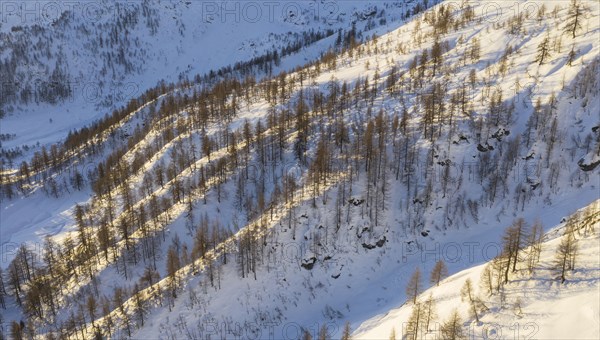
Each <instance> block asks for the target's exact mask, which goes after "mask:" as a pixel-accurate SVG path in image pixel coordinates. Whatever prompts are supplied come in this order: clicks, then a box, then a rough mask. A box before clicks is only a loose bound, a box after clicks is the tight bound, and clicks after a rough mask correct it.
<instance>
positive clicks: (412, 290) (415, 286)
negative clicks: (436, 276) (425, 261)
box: [406, 268, 423, 303]
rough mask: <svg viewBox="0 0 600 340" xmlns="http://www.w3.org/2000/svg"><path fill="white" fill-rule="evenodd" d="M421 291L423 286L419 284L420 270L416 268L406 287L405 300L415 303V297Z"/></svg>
mask: <svg viewBox="0 0 600 340" xmlns="http://www.w3.org/2000/svg"><path fill="white" fill-rule="evenodd" d="M422 291H423V286H422V284H421V270H420V269H419V268H416V269H415V271H414V273H413V274H412V276H411V277H410V280H409V281H408V285H407V286H406V298H407V300H409V301H412V303H417V297H418V296H419V294H421V292H422Z"/></svg>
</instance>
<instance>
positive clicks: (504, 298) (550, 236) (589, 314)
mask: <svg viewBox="0 0 600 340" xmlns="http://www.w3.org/2000/svg"><path fill="white" fill-rule="evenodd" d="M599 208H600V201H596V202H594V203H592V204H591V205H590V206H588V207H586V209H589V211H595V212H596V214H598V211H599ZM586 209H583V211H582V212H579V213H580V214H582V215H585V211H586ZM578 218H580V219H581V220H578V221H577V222H576V223H578V230H577V231H575V235H576V236H575V237H576V239H577V240H578V241H577V242H578V250H577V257H576V261H575V263H576V265H575V269H574V270H572V271H571V272H570V273H569V275H568V276H567V281H566V282H565V283H561V282H560V280H557V276H558V275H559V273H560V270H559V269H557V268H556V259H557V250H558V248H559V244H560V243H561V240H563V239H564V238H566V237H568V235H565V232H566V229H567V226H566V223H562V224H561V225H559V226H557V227H555V228H552V229H551V230H550V231H549V232H548V233H547V234H546V235H544V237H543V243H541V254H540V255H539V256H540V258H539V260H538V261H539V262H538V263H537V264H536V265H535V268H534V271H533V272H528V270H527V268H526V267H525V265H524V264H523V265H522V267H521V268H520V269H519V271H518V272H517V274H515V277H514V278H513V279H512V280H511V282H510V283H509V284H507V285H505V286H504V287H502V288H501V290H500V291H494V289H492V291H490V290H488V287H487V284H486V281H485V277H486V276H485V275H484V272H485V271H486V270H488V269H489V268H490V267H492V266H493V264H492V263H485V264H482V265H478V266H474V267H472V268H469V269H466V270H463V271H460V272H458V273H456V274H454V275H452V276H450V277H448V278H446V279H444V280H443V281H442V282H441V283H440V285H439V286H434V287H432V288H430V289H428V290H426V291H424V292H423V293H422V294H421V295H420V296H419V298H418V299H419V300H420V301H426V300H427V299H428V298H429V297H430V296H431V297H433V301H434V306H435V310H436V312H435V321H432V322H431V325H430V326H429V330H428V331H424V330H423V335H420V334H419V335H418V337H421V336H423V337H425V336H429V337H431V338H440V337H441V338H447V337H445V336H444V335H445V334H444V333H442V329H443V325H444V322H445V321H446V320H448V319H450V318H451V316H452V313H453V311H455V310H456V311H458V313H459V317H460V319H461V322H460V328H461V329H462V332H461V333H462V335H463V338H466V339H480V338H483V339H486V338H493V337H501V338H504V339H523V338H524V339H594V338H596V337H597V336H598V334H599V333H600V319H599V317H598V315H600V303H599V301H600V289H599V280H600V272H599V271H600V261H599V259H598V253H599V252H600V248H599V245H600V242H599V236H598V231H599V227H600V219H599V216H598V215H596V216H595V217H592V218H591V219H590V220H588V221H585V219H584V218H581V217H578ZM530 252H531V248H527V249H524V251H523V253H524V254H523V257H524V258H525V260H524V261H523V262H526V261H527V260H528V258H529V257H530V256H531V254H530ZM467 279H470V280H471V281H472V282H473V283H474V290H476V291H477V293H475V294H476V296H477V298H478V299H480V300H481V301H482V304H483V305H484V306H485V308H482V311H481V312H480V313H481V315H480V316H479V318H480V322H481V323H479V324H478V323H477V322H476V321H475V319H474V317H473V316H472V312H471V310H470V307H469V301H468V300H466V301H465V299H463V298H461V293H460V292H461V290H462V289H463V287H464V284H465V282H466V280H467ZM413 310H414V304H411V303H406V304H404V305H403V306H402V307H399V308H397V309H393V310H390V311H389V312H387V313H385V315H380V316H377V317H374V318H373V319H371V320H368V321H365V322H364V323H363V324H362V325H361V326H359V327H358V329H357V330H356V331H355V332H354V334H353V338H354V339H386V338H389V337H390V335H391V334H392V333H395V334H396V336H397V339H404V338H411V336H413V334H414V333H412V332H414V329H415V327H414V326H411V322H414V321H410V320H411V318H410V316H411V313H412V311H413ZM425 333H429V335H424V334H425ZM446 336H447V335H446Z"/></svg>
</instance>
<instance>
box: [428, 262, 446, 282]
mask: <svg viewBox="0 0 600 340" xmlns="http://www.w3.org/2000/svg"><path fill="white" fill-rule="evenodd" d="M446 276H448V267H446V263H444V261H443V260H439V261H437V262H436V263H435V266H434V267H433V269H432V270H431V277H430V278H429V283H432V284H435V285H436V286H439V285H440V281H441V280H443V279H444V278H445V277H446Z"/></svg>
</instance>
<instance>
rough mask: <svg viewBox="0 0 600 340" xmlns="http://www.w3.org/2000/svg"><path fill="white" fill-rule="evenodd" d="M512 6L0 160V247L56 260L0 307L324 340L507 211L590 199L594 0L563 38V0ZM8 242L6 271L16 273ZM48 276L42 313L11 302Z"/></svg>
mask: <svg viewBox="0 0 600 340" xmlns="http://www.w3.org/2000/svg"><path fill="white" fill-rule="evenodd" d="M516 4H519V5H523V6H522V7H521V6H519V8H521V9H522V8H526V9H527V10H526V11H525V10H523V11H516V12H515V10H514V9H515V8H514V7H513V6H514V5H515V3H509V2H500V3H497V4H496V5H497V6H498V8H497V9H498V10H497V11H490V7H489V4H488V3H487V2H481V3H479V2H477V3H469V2H464V3H463V4H462V5H461V6H458V5H457V4H455V3H454V2H448V3H447V4H443V5H442V6H436V7H434V8H433V9H432V10H431V11H428V12H427V13H425V14H424V15H421V16H418V17H416V18H414V19H412V20H410V21H409V22H407V23H404V24H398V28H397V29H396V30H394V31H392V32H390V33H387V34H384V35H381V36H377V37H373V39H371V40H369V41H368V42H367V43H365V44H350V45H351V46H348V48H344V49H343V50H340V51H337V53H329V54H326V55H323V56H322V57H321V58H320V59H319V61H318V62H316V63H312V64H308V65H306V66H305V67H303V68H300V69H296V70H295V71H294V72H291V73H286V74H283V75H281V76H277V77H272V78H266V79H265V80H264V81H259V82H257V83H254V82H252V81H248V82H244V83H243V84H242V83H235V82H227V81H224V82H222V83H216V84H207V83H203V82H200V83H193V84H189V86H187V87H182V88H179V89H173V90H172V91H168V93H166V94H164V95H162V96H160V97H157V98H156V99H153V100H151V101H150V102H146V101H142V102H139V103H135V104H136V105H135V109H132V110H131V112H127V113H128V114H129V115H128V116H127V118H126V119H123V121H120V122H119V124H115V126H114V127H113V129H111V130H108V131H110V133H108V132H107V133H105V134H100V135H101V136H99V137H98V136H96V137H97V139H94V145H96V142H97V145H101V146H99V147H97V149H96V150H94V151H93V152H92V151H89V150H91V149H92V147H91V146H89V145H88V144H91V143H85V144H86V146H85V147H84V146H80V147H79V148H80V149H77V148H76V149H75V151H73V150H70V149H68V150H67V151H66V152H65V155H66V156H65V158H66V160H65V164H67V165H66V166H63V167H60V166H55V167H51V165H46V167H47V168H49V169H50V170H51V171H43V172H42V173H36V174H34V175H32V176H31V178H29V179H30V180H29V181H28V178H25V177H19V176H20V175H19V174H21V176H22V175H23V174H24V173H25V171H24V170H22V169H21V170H19V171H17V170H16V169H15V167H13V169H15V174H14V175H13V176H12V177H11V178H12V179H13V180H14V183H13V184H11V185H13V190H14V191H16V192H17V193H16V194H15V196H16V198H12V199H5V200H3V201H2V203H1V204H2V206H1V208H2V215H1V216H0V223H1V224H2V226H3V228H2V231H3V234H2V237H3V238H7V237H10V238H11V239H12V240H13V241H14V242H20V241H26V240H30V241H31V243H32V244H38V245H39V244H40V243H41V242H42V240H43V237H44V236H45V234H51V235H52V234H54V233H56V234H57V235H56V236H55V237H54V238H53V239H54V240H55V241H56V242H59V243H60V246H57V247H58V249H59V250H56V252H57V253H56V254H57V256H59V255H58V254H60V257H61V258H64V259H66V260H68V262H67V263H65V264H62V265H61V266H60V272H62V273H66V274H58V273H54V274H52V273H50V274H48V272H47V270H49V269H48V268H47V263H45V262H44V261H48V256H46V257H44V258H43V259H44V260H43V261H42V260H40V263H37V264H36V267H39V268H40V269H39V271H40V273H42V274H40V275H39V276H36V275H34V276H33V278H27V277H26V276H24V277H23V278H22V280H23V287H24V289H23V291H21V292H19V291H18V290H13V291H9V292H8V295H7V297H6V299H7V301H9V303H8V304H9V305H10V307H9V308H8V311H7V312H3V313H4V315H7V317H5V318H4V319H5V320H19V319H24V318H28V320H29V322H31V323H32V326H31V327H30V326H29V325H28V326H27V328H28V329H32V328H34V329H36V331H37V332H39V333H44V334H49V333H57V332H58V329H59V328H60V329H61V330H62V331H64V332H65V333H68V334H69V335H70V336H72V337H91V336H92V335H93V334H94V333H102V334H104V335H111V336H113V337H126V336H131V337H135V338H145V337H150V338H153V337H157V336H160V337H162V338H181V337H189V338H194V337H198V338H200V337H206V336H208V335H210V336H211V337H219V338H221V337H226V338H228V337H236V336H241V335H242V334H244V335H245V337H248V338H255V337H257V336H258V337H261V338H267V337H269V336H271V334H273V337H275V338H281V337H283V338H285V337H290V338H298V337H300V336H301V335H302V333H303V332H305V331H307V332H310V333H312V335H313V337H317V335H318V334H317V333H318V332H319V329H321V328H322V326H324V325H325V326H326V327H327V328H328V331H329V332H330V333H331V334H332V335H333V336H335V337H339V336H340V334H341V329H342V326H343V324H344V323H345V322H349V323H350V325H351V326H353V328H357V327H358V326H359V325H360V324H361V323H362V322H363V321H364V320H367V319H370V318H372V317H374V316H376V315H380V314H381V313H384V312H386V311H389V310H390V309H391V308H394V307H397V306H399V305H400V304H401V303H403V302H404V301H405V300H406V298H405V296H404V287H405V286H406V284H407V282H408V279H409V277H410V274H411V273H412V271H413V270H414V268H415V267H420V268H421V269H422V271H423V272H429V271H430V269H431V267H432V266H433V265H434V263H435V260H434V259H435V255H440V254H441V255H443V256H445V257H446V258H451V259H452V261H448V262H449V263H448V267H449V270H450V272H452V273H456V272H459V271H461V270H463V269H466V268H471V267H473V265H476V264H480V263H484V262H486V261H489V260H490V259H491V257H493V256H495V255H497V254H490V253H489V252H492V253H493V251H494V250H498V248H497V247H493V246H489V245H494V244H496V245H497V243H495V242H497V240H499V239H500V237H501V235H502V233H503V230H504V228H505V227H506V226H508V225H510V224H511V223H513V221H514V220H515V219H516V218H523V219H524V220H525V221H527V222H528V223H532V222H533V221H535V220H536V219H539V220H540V221H541V223H542V224H543V225H544V226H552V225H555V224H556V223H558V222H559V221H560V220H561V219H562V218H563V217H564V216H567V215H569V214H570V213H572V212H573V211H575V210H577V209H580V208H581V207H583V206H586V205H589V204H590V203H591V202H594V201H596V200H597V199H598V188H599V185H600V183H598V173H599V171H600V168H597V167H596V165H594V164H595V163H596V160H597V159H598V156H600V154H599V152H600V147H599V146H600V143H599V135H600V131H599V129H598V125H599V117H598V115H597V112H598V110H599V109H600V103H599V102H598V99H599V95H598V89H599V88H600V87H599V78H598V73H599V72H598V70H599V68H600V59H599V58H598V52H599V43H598V39H597V38H598V34H599V32H600V27H599V23H598V18H599V13H598V10H599V5H598V4H597V3H595V2H585V8H586V9H585V11H582V15H581V17H580V19H581V21H580V23H581V25H580V27H578V28H577V29H576V30H575V32H574V33H575V34H572V33H571V32H570V31H569V30H568V27H567V26H568V24H569V22H571V20H570V19H569V17H570V14H569V12H570V9H569V6H568V4H563V3H555V2H550V1H548V2H540V4H539V5H540V6H538V7H535V11H534V10H533V9H532V8H531V7H529V6H525V5H526V4H527V3H526V2H517V3H516ZM542 5H544V6H542ZM573 36H574V37H573ZM571 51H572V52H571ZM541 52H544V53H541ZM545 52H549V53H545ZM542 54H543V55H542ZM594 112H596V113H594ZM98 140H100V141H99V142H98ZM82 145H84V143H82ZM80 150H86V151H89V152H79V151H80ZM42 158H43V157H42ZM48 163H51V161H48ZM84 164H85V165H84ZM99 164H100V165H99ZM41 168H42V169H46V168H44V167H41ZM77 171H79V173H85V174H89V177H88V178H89V182H90V183H89V184H88V183H86V184H85V185H84V186H83V188H80V189H76V188H75V185H74V184H73V183H74V181H73V178H74V176H75V175H74V174H75V173H76V172H77ZM48 172H49V173H50V174H49V175H48V176H46V175H47V173H48ZM45 177H49V178H45ZM19 185H20V186H21V187H22V188H23V189H21V191H22V193H20V192H19V189H18V187H19ZM90 187H93V190H92V189H90ZM57 188H58V189H57ZM92 193H93V195H92ZM90 196H92V197H91V198H90ZM48 201H51V202H52V203H51V204H53V205H54V206H50V205H48V204H50V203H46V202H48ZM74 203H79V204H81V205H84V207H83V208H82V209H75V207H74ZM32 205H35V206H36V209H33V211H32V209H31V206H32ZM76 210H77V211H78V214H77V213H75V212H76ZM78 215H79V216H78ZM36 233H37V234H36ZM32 248H33V247H32ZM41 248H42V247H41V246H38V248H37V249H41ZM50 248H52V247H50ZM422 250H424V251H425V252H424V254H425V255H423V253H422V252H421V251H422ZM53 252H54V250H51V251H50V253H53ZM24 253H25V254H26V255H27V252H24ZM46 253H47V251H46ZM19 254H21V253H17V252H15V251H12V252H10V253H9V254H7V258H8V260H7V261H6V262H3V263H2V265H3V266H4V267H5V268H6V269H7V270H9V272H10V270H11V268H16V269H18V270H20V271H26V270H27V269H26V268H24V266H25V264H28V263H29V262H27V261H23V258H28V257H27V256H25V255H19ZM430 255H431V256H430ZM423 256H425V258H423ZM13 258H16V259H17V260H15V261H14V262H9V260H11V259H13ZM23 262H25V264H23ZM49 275H50V276H52V277H53V278H54V279H55V280H56V281H57V282H59V283H57V284H56V285H57V286H58V287H61V289H60V291H59V292H56V300H52V302H54V303H56V305H58V306H59V307H58V308H57V311H49V309H50V307H49V306H48V303H47V302H46V301H45V300H43V301H39V300H33V304H32V305H31V306H33V307H37V308H33V309H31V307H30V308H29V309H28V308H25V309H21V308H18V307H16V303H17V302H16V300H17V298H23V299H25V298H26V297H25V294H26V293H27V292H30V291H31V289H32V288H30V287H35V284H39V282H40V281H41V282H44V281H43V279H45V278H47V277H49ZM590 275H593V274H590ZM63 287H64V288H65V289H62V288H63ZM34 292H35V291H34ZM33 297H35V295H33ZM31 298H32V296H28V297H27V299H28V300H30V299H31ZM90 298H91V299H92V301H99V303H98V305H94V304H92V307H95V308H90V309H88V311H87V312H86V308H88V307H87V306H88V301H90ZM38 306H41V307H38ZM23 310H25V311H24V312H23ZM89 310H91V312H89ZM75 311H80V312H78V313H76V312H75ZM53 312H56V313H53ZM36 313H37V314H36ZM86 313H87V314H86ZM40 314H41V316H40ZM383 331H385V332H388V331H389V329H386V330H383ZM360 332H361V333H360V334H362V332H366V328H364V327H363V328H361V330H360ZM387 335H388V334H386V335H385V337H387Z"/></svg>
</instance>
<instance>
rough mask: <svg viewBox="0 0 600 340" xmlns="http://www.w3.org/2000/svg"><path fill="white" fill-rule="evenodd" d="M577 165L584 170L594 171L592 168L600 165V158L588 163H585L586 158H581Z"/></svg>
mask: <svg viewBox="0 0 600 340" xmlns="http://www.w3.org/2000/svg"><path fill="white" fill-rule="evenodd" d="M577 165H579V168H580V169H581V170H583V171H592V170H594V169H596V167H597V166H598V165H600V159H599V160H597V161H595V162H592V163H589V164H586V163H584V160H583V158H582V159H580V160H579V162H577Z"/></svg>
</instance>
